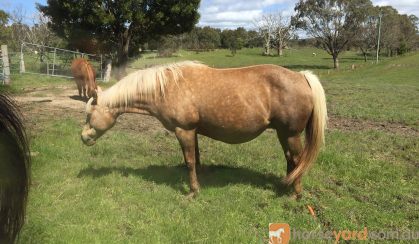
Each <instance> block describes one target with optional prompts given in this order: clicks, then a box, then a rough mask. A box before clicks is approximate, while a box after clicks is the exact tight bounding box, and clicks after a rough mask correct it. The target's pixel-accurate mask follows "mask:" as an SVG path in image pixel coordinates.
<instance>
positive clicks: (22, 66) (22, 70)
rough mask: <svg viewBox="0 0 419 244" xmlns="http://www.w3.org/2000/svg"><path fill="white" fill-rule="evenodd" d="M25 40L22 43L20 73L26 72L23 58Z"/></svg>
mask: <svg viewBox="0 0 419 244" xmlns="http://www.w3.org/2000/svg"><path fill="white" fill-rule="evenodd" d="M23 45H24V44H23V42H22V44H21V45H20V66H19V73H21V74H22V73H25V72H26V70H25V60H24V59H23Z"/></svg>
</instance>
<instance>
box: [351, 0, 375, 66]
mask: <svg viewBox="0 0 419 244" xmlns="http://www.w3.org/2000/svg"><path fill="white" fill-rule="evenodd" d="M367 11H368V17H367V18H365V20H364V21H363V22H362V23H361V25H360V30H359V32H358V34H357V35H355V37H354V39H353V42H352V46H354V47H357V48H359V49H360V50H361V52H362V55H363V56H364V61H365V62H367V55H368V53H369V52H370V51H372V50H376V48H377V37H378V34H377V33H378V18H379V17H378V16H379V8H378V7H372V8H370V9H368V10H367Z"/></svg>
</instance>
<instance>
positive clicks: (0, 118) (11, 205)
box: [0, 94, 31, 243]
mask: <svg viewBox="0 0 419 244" xmlns="http://www.w3.org/2000/svg"><path fill="white" fill-rule="evenodd" d="M30 166H31V158H30V153H29V145H28V141H27V137H26V133H25V128H24V126H23V122H22V115H21V113H20V111H19V109H18V107H17V106H16V104H15V103H14V101H13V100H12V99H10V98H9V97H8V96H6V95H4V94H0V243H14V241H15V240H16V237H17V236H18V234H19V232H20V229H21V228H22V226H23V224H24V222H25V212H26V211H25V210H26V202H27V198H28V190H29V185H30Z"/></svg>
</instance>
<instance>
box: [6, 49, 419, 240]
mask: <svg viewBox="0 0 419 244" xmlns="http://www.w3.org/2000/svg"><path fill="white" fill-rule="evenodd" d="M260 52H261V50H259V49H245V50H241V51H239V52H238V54H237V55H236V56H235V57H230V56H229V52H228V51H226V50H218V51H214V52H208V53H199V54H195V53H192V52H186V51H182V52H181V56H180V57H177V58H166V59H160V58H149V57H150V56H146V57H144V58H143V59H140V60H138V61H136V62H134V63H132V64H131V66H133V67H137V68H138V67H144V66H146V65H150V64H152V63H153V62H159V63H160V62H173V61H174V60H183V59H192V60H200V61H203V62H204V63H207V64H209V65H211V66H216V67H234V66H240V65H250V64H257V63H276V64H281V65H284V66H287V67H290V68H292V69H294V70H301V69H313V70H314V71H315V72H316V73H317V74H319V75H320V77H321V79H322V81H323V82H324V83H323V84H324V87H325V89H326V95H327V99H328V106H329V108H328V109H329V112H330V113H331V114H332V116H333V117H337V116H338V117H341V118H343V119H346V118H359V119H366V120H372V121H378V122H397V123H404V124H406V126H408V127H413V128H418V124H417V121H419V111H418V110H419V109H418V104H419V101H418V98H417V93H418V89H419V81H418V80H417V77H418V75H419V74H418V72H419V71H418V70H419V69H418V67H417V65H418V64H419V62H418V59H419V54H412V55H408V56H404V57H399V58H394V59H386V60H384V61H383V62H381V63H380V64H378V65H372V64H370V63H367V64H365V63H364V62H363V60H362V58H361V57H360V56H358V55H357V54H356V53H353V52H346V53H344V54H343V56H342V59H341V65H342V67H341V70H340V71H333V70H330V67H331V64H332V63H331V59H330V57H329V56H328V55H327V54H325V53H324V52H322V51H319V50H316V49H303V50H288V51H287V52H286V53H285V56H284V57H281V58H279V57H263V56H261V55H259V53H260ZM312 52H316V53H317V56H316V57H313V56H312V55H311V53H312ZM352 63H355V64H356V65H357V68H356V69H355V70H351V69H350V66H351V65H352ZM38 77H43V76H16V79H15V80H16V81H20V82H14V83H13V84H12V86H11V87H10V88H8V89H12V90H13V89H14V90H13V91H15V92H18V93H19V95H22V93H21V92H19V91H22V88H25V89H27V87H29V88H31V87H32V88H36V87H39V86H46V87H49V88H50V89H59V84H66V82H70V81H67V80H65V79H57V78H48V79H44V80H41V83H40V84H38V81H37V80H36V79H37V78H38ZM56 84H58V85H56ZM38 116H42V115H38ZM30 119H31V121H32V122H33V123H31V125H29V129H30V135H31V149H32V151H33V152H34V153H33V154H34V155H35V156H34V157H33V166H32V170H33V171H32V178H33V179H32V188H31V192H30V198H29V204H28V213H27V223H26V224H25V226H24V228H23V231H22V233H21V236H20V239H19V243H167V242H169V243H267V242H268V239H267V238H268V224H269V223H273V222H279V223H281V222H285V223H289V224H290V226H291V230H292V229H293V228H294V229H295V228H297V229H303V230H308V231H328V230H345V229H348V230H362V229H363V228H364V227H367V228H368V230H369V231H377V230H418V229H419V221H418V219H419V214H418V211H417V204H418V196H419V190H418V189H419V187H418V182H419V181H418V180H419V179H418V178H419V175H418V170H417V169H418V158H419V144H418V140H417V137H415V134H412V135H409V134H406V133H402V132H397V131H396V132H394V133H390V132H386V131H379V130H375V129H374V128H365V129H362V130H360V131H356V130H351V128H348V129H349V130H345V131H342V130H339V129H331V130H328V131H327V135H326V148H325V149H324V150H323V151H322V153H321V155H320V157H319V159H318V160H317V162H316V164H315V165H314V167H313V168H312V169H311V170H310V172H309V173H308V174H307V175H306V176H305V177H304V178H303V185H304V195H303V199H302V200H301V201H294V200H292V199H290V198H289V194H288V193H289V191H288V190H287V189H286V188H285V187H284V186H283V185H281V183H280V180H281V177H283V176H284V174H285V168H286V163H285V160H284V157H283V152H282V150H281V148H280V145H279V143H278V140H277V138H276V133H274V132H272V131H267V132H265V133H264V134H262V135H261V136H260V137H259V138H257V139H256V140H253V141H251V142H249V143H246V144H241V145H234V146H233V145H227V144H223V143H221V142H216V141H213V140H210V139H207V138H205V137H200V148H201V158H202V163H203V165H204V170H203V172H200V173H199V175H198V179H199V180H200V183H201V187H202V188H201V193H200V194H199V195H198V197H197V198H195V199H193V200H188V199H186V198H185V194H186V193H187V191H188V175H187V170H186V167H185V166H184V164H183V163H182V161H183V159H182V155H181V150H180V147H179V145H178V142H177V141H176V138H175V137H174V136H173V135H172V134H170V133H169V134H167V133H165V132H164V131H162V130H149V131H142V132H135V131H131V130H128V129H126V128H123V127H122V126H121V124H119V123H117V124H116V126H115V127H114V128H113V129H112V130H110V131H109V132H107V134H105V135H104V136H103V137H102V138H101V139H99V141H98V142H97V144H96V145H95V146H93V147H86V146H84V145H83V144H82V143H81V140H80V131H81V127H82V124H83V122H84V119H85V117H84V114H82V113H80V114H76V115H74V114H73V115H71V114H67V113H66V112H65V111H63V115H62V116H50V118H49V119H48V120H47V119H46V118H44V117H34V118H30ZM46 121H47V122H46ZM139 126H141V125H139ZM307 205H310V206H312V207H313V208H314V210H315V212H316V215H317V217H316V218H313V217H312V216H311V215H310V214H309V212H308V209H307ZM318 242H319V241H313V242H312V243H318ZM294 243H298V242H294Z"/></svg>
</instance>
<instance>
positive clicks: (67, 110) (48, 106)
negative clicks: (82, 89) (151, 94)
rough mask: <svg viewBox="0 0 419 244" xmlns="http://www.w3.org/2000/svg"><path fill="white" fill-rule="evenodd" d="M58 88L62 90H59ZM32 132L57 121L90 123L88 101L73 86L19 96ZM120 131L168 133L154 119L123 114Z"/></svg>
mask: <svg viewBox="0 0 419 244" xmlns="http://www.w3.org/2000/svg"><path fill="white" fill-rule="evenodd" d="M56 88H58V87H56ZM14 98H15V100H16V101H17V102H18V104H19V105H20V108H21V110H22V113H23V115H24V117H25V119H26V124H27V125H28V127H29V128H31V129H33V130H34V131H35V132H36V131H42V130H43V128H42V124H43V123H44V122H48V121H51V120H54V119H63V118H72V119H76V120H77V121H79V122H80V126H81V125H82V124H84V122H85V120H86V113H85V106H86V100H85V99H82V98H80V97H79V96H78V94H77V89H75V87H73V86H63V87H59V90H57V89H55V88H54V89H45V88H44V87H42V88H40V89H30V90H27V91H25V93H23V94H21V95H19V96H15V97H14ZM115 127H116V128H117V129H121V130H126V131H136V132H144V131H156V130H161V131H164V128H163V126H162V125H161V124H160V122H159V121H158V120H157V119H155V118H153V117H150V116H144V115H138V114H123V115H121V116H120V117H119V118H118V123H117V124H116V125H115Z"/></svg>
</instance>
